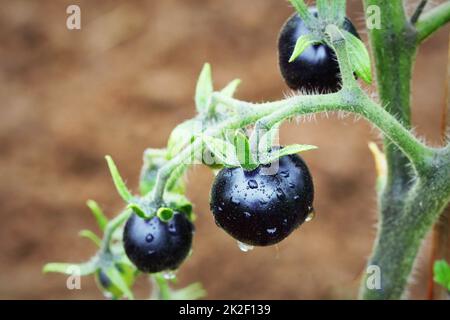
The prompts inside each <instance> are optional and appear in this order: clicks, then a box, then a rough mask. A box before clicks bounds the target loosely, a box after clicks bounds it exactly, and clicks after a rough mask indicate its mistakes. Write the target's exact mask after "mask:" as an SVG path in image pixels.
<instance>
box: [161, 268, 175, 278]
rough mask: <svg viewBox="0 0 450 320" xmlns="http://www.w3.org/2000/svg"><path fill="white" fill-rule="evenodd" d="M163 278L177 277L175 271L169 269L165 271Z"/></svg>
mask: <svg viewBox="0 0 450 320" xmlns="http://www.w3.org/2000/svg"><path fill="white" fill-rule="evenodd" d="M162 274H163V278H164V279H166V280H173V279H175V277H176V274H175V271H172V270H169V271H163V273H162Z"/></svg>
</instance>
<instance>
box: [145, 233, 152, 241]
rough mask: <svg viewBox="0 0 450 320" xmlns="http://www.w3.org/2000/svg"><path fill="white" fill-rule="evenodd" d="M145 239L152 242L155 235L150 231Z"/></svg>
mask: <svg viewBox="0 0 450 320" xmlns="http://www.w3.org/2000/svg"><path fill="white" fill-rule="evenodd" d="M145 241H147V242H152V241H153V235H152V234H151V233H149V234H148V235H147V236H146V237H145Z"/></svg>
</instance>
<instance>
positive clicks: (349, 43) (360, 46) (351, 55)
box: [341, 30, 372, 84]
mask: <svg viewBox="0 0 450 320" xmlns="http://www.w3.org/2000/svg"><path fill="white" fill-rule="evenodd" d="M341 32H342V34H343V36H344V39H345V46H346V48H347V53H348V59H349V61H350V64H351V66H352V69H353V71H354V72H355V73H356V75H357V76H358V77H360V78H361V79H362V80H363V81H364V82H366V83H368V84H371V83H372V70H371V64H370V56H369V52H368V51H367V48H366V46H365V45H364V43H363V42H362V41H361V40H360V39H359V38H358V37H355V36H354V35H353V34H351V33H350V32H348V31H346V30H341Z"/></svg>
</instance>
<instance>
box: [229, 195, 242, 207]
mask: <svg viewBox="0 0 450 320" xmlns="http://www.w3.org/2000/svg"><path fill="white" fill-rule="evenodd" d="M230 201H231V203H232V204H234V205H236V206H238V205H239V204H240V203H241V202H240V201H239V200H237V199H234V198H233V197H231V198H230Z"/></svg>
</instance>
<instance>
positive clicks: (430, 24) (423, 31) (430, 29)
mask: <svg viewBox="0 0 450 320" xmlns="http://www.w3.org/2000/svg"><path fill="white" fill-rule="evenodd" d="M449 21H450V1H447V2H444V3H443V4H441V5H439V6H437V7H435V8H433V9H431V10H430V11H429V12H427V13H425V14H423V15H422V16H421V18H420V19H419V20H418V21H417V23H416V29H417V41H418V42H419V43H420V42H423V41H424V40H425V39H427V38H428V37H429V36H430V35H432V34H433V33H434V32H435V31H436V30H438V29H439V28H440V27H442V26H443V25H445V24H446V23H448V22H449Z"/></svg>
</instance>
